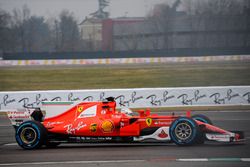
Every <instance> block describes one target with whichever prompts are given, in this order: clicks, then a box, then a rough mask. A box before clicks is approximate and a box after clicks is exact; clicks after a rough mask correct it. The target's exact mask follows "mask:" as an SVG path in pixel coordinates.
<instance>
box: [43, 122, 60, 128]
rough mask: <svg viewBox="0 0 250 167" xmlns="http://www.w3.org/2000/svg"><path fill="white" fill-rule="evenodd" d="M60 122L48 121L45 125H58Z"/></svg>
mask: <svg viewBox="0 0 250 167" xmlns="http://www.w3.org/2000/svg"><path fill="white" fill-rule="evenodd" d="M60 124H63V122H59V121H58V122H48V123H47V125H46V127H50V126H53V125H60Z"/></svg>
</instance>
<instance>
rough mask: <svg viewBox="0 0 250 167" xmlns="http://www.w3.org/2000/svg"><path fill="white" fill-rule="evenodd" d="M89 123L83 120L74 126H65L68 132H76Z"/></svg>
mask: <svg viewBox="0 0 250 167" xmlns="http://www.w3.org/2000/svg"><path fill="white" fill-rule="evenodd" d="M86 126H87V125H86V124H85V123H83V122H79V123H78V124H77V126H75V127H73V125H72V124H68V125H65V126H64V128H66V132H67V133H68V134H75V133H76V131H79V130H80V129H82V128H84V127H86Z"/></svg>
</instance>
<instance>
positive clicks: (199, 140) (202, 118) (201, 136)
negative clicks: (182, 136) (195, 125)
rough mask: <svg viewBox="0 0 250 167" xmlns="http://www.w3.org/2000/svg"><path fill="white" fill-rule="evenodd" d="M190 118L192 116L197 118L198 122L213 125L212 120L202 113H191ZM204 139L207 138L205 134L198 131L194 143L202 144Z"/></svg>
mask: <svg viewBox="0 0 250 167" xmlns="http://www.w3.org/2000/svg"><path fill="white" fill-rule="evenodd" d="M191 118H193V119H194V120H198V121H200V122H204V123H206V124H210V125H213V123H212V121H211V120H210V119H209V118H208V117H207V116H205V115H202V114H196V115H193V116H192V117H191ZM205 140H207V138H206V134H205V133H203V132H202V130H201V132H200V133H199V135H198V137H197V140H196V144H204V142H205Z"/></svg>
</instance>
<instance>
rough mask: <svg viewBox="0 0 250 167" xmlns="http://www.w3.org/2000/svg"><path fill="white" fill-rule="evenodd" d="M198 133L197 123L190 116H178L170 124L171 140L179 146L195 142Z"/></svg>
mask: <svg viewBox="0 0 250 167" xmlns="http://www.w3.org/2000/svg"><path fill="white" fill-rule="evenodd" d="M198 134H199V128H198V125H197V123H196V122H195V121H194V120H193V119H191V118H187V117H180V118H178V119H176V120H175V121H174V122H173V123H172V124H171V126H170V137H171V140H172V141H173V142H174V143H175V144H177V145H180V146H187V145H193V144H196V141H197V136H198Z"/></svg>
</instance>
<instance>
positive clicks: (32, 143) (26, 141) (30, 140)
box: [15, 121, 47, 150]
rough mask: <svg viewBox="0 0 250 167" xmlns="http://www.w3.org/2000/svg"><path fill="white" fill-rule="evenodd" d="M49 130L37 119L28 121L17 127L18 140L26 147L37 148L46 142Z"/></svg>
mask: <svg viewBox="0 0 250 167" xmlns="http://www.w3.org/2000/svg"><path fill="white" fill-rule="evenodd" d="M46 136H47V131H46V129H45V127H44V126H43V125H42V124H41V123H40V122H37V121H27V122H24V123H22V124H21V125H20V126H19V127H18V128H17V129H16V136H15V137H16V141H17V143H18V145H19V146H21V147H22V148H24V149H28V150H31V149H36V148H39V147H41V146H42V145H43V144H45V141H46Z"/></svg>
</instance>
